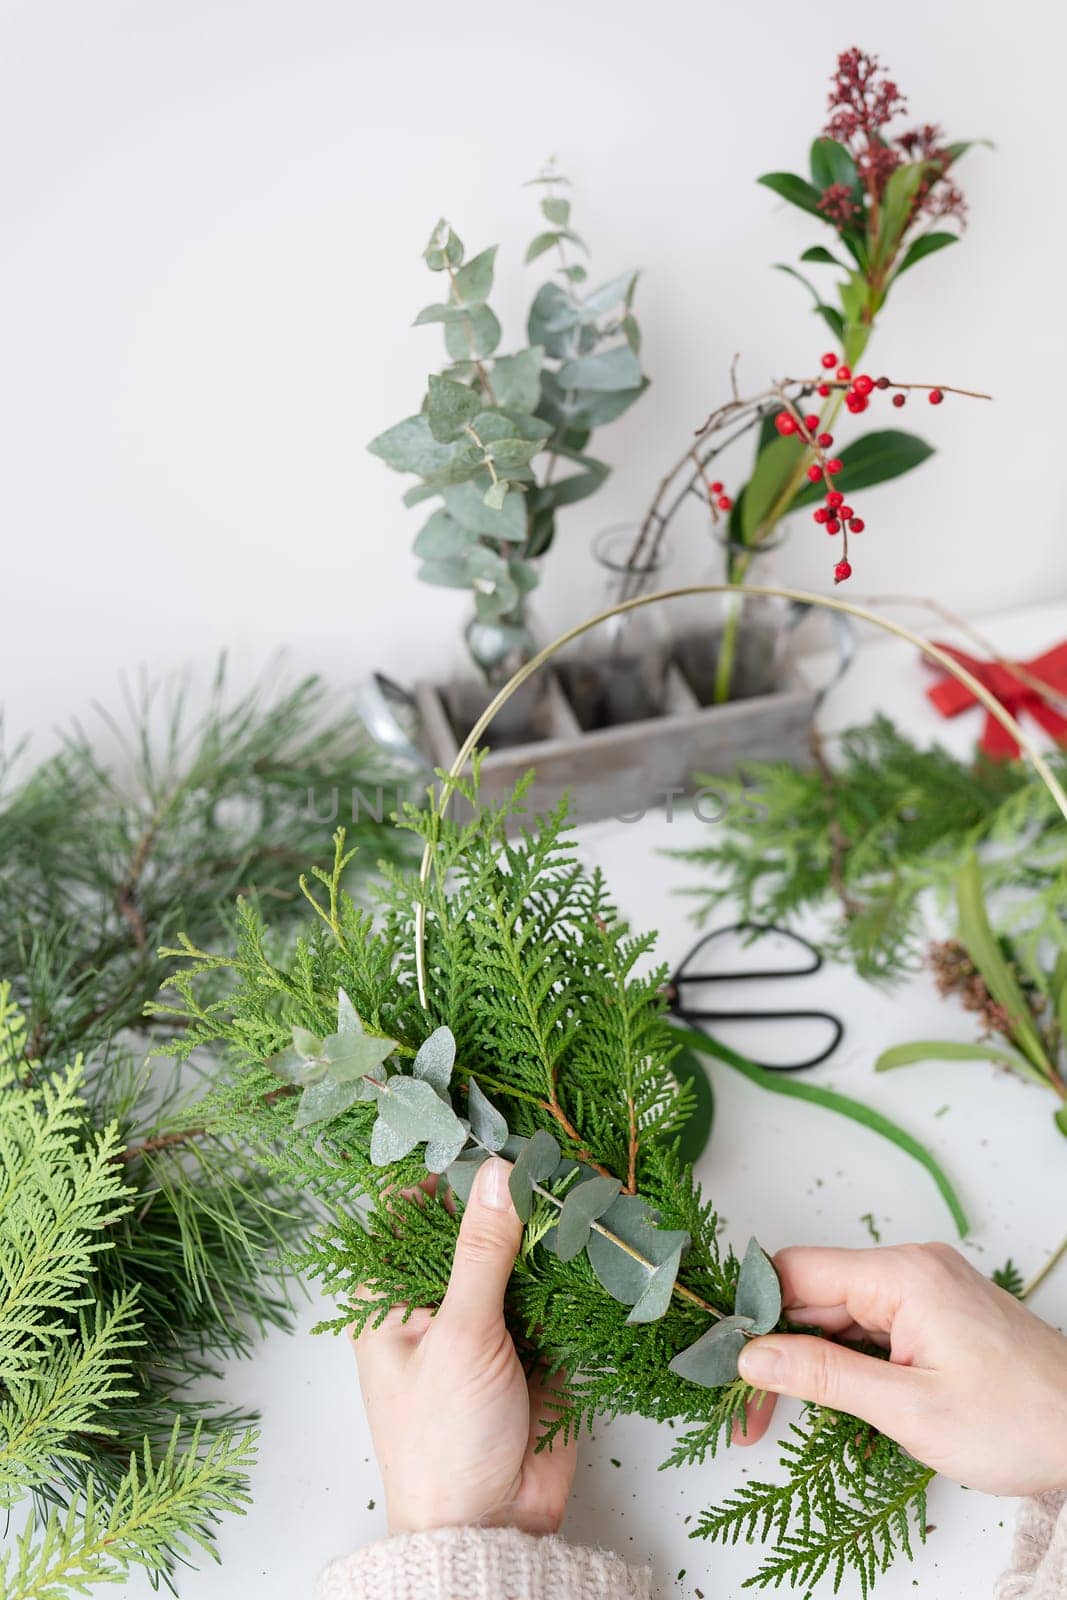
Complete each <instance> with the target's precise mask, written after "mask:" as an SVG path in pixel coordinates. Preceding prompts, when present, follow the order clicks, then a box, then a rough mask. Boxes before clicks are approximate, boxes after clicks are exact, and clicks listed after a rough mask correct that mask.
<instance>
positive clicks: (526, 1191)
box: [508, 1128, 560, 1222]
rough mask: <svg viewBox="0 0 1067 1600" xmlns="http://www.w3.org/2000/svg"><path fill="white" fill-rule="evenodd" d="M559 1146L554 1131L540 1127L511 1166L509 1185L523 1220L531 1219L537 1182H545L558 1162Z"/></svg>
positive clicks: (516, 1208)
mask: <svg viewBox="0 0 1067 1600" xmlns="http://www.w3.org/2000/svg"><path fill="white" fill-rule="evenodd" d="M559 1158H560V1148H559V1145H558V1144H557V1143H556V1141H555V1139H553V1137H552V1135H551V1134H550V1133H548V1132H547V1131H546V1130H545V1129H544V1128H538V1130H537V1132H536V1133H535V1134H534V1135H533V1137H532V1138H531V1139H530V1140H529V1141H528V1142H527V1143H526V1144H525V1145H523V1147H522V1149H521V1150H520V1152H519V1154H518V1157H517V1158H516V1161H515V1165H514V1166H513V1167H512V1169H511V1177H510V1178H509V1179H508V1188H509V1189H510V1191H511V1203H512V1205H513V1206H514V1207H515V1210H516V1212H517V1213H518V1216H519V1220H520V1221H521V1222H529V1220H530V1215H531V1213H532V1211H533V1202H534V1184H535V1183H545V1182H546V1181H547V1180H548V1179H549V1178H551V1176H552V1174H553V1173H554V1172H555V1170H556V1167H557V1166H558V1165H559Z"/></svg>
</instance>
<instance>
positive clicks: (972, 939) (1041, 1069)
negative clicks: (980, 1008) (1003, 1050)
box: [956, 855, 1055, 1083]
mask: <svg viewBox="0 0 1067 1600" xmlns="http://www.w3.org/2000/svg"><path fill="white" fill-rule="evenodd" d="M956 907H957V910H958V912H959V938H960V943H961V944H962V945H963V947H964V949H965V950H966V952H967V954H968V955H969V956H970V958H971V960H972V961H973V962H974V964H975V966H976V967H977V968H978V970H979V972H980V973H981V974H982V977H983V978H984V979H985V982H986V987H987V988H988V989H989V992H990V994H991V995H992V996H993V999H994V1000H995V1001H996V1002H997V1004H998V1005H1000V1006H1003V1007H1004V1010H1005V1011H1006V1012H1007V1014H1008V1020H1009V1026H1010V1027H1011V1039H1012V1043H1013V1044H1014V1045H1016V1046H1017V1048H1018V1049H1019V1050H1021V1051H1022V1053H1023V1055H1024V1056H1026V1058H1027V1059H1028V1060H1029V1061H1030V1062H1032V1064H1033V1065H1034V1067H1035V1068H1036V1069H1037V1071H1038V1073H1039V1074H1040V1075H1041V1077H1042V1079H1043V1080H1044V1081H1045V1082H1046V1083H1047V1082H1048V1081H1049V1079H1050V1078H1052V1077H1053V1076H1054V1075H1055V1069H1054V1068H1053V1065H1052V1063H1051V1062H1050V1061H1049V1058H1048V1055H1047V1054H1046V1052H1045V1046H1044V1044H1043V1042H1042V1039H1041V1035H1040V1034H1039V1032H1038V1030H1037V1027H1036V1025H1035V1023H1034V1020H1033V1017H1032V1016H1031V1014H1030V1007H1029V1005H1028V1004H1027V1002H1026V996H1025V995H1024V994H1023V991H1022V989H1021V988H1020V986H1019V983H1018V980H1017V979H1016V977H1015V974H1014V973H1013V972H1012V970H1011V968H1010V967H1009V965H1008V963H1007V961H1006V960H1005V959H1004V956H1003V953H1002V951H1001V948H1000V943H999V941H998V940H997V937H996V935H995V933H994V932H993V930H992V928H991V927H990V925H989V917H988V915H987V913H986V906H985V896H984V894H983V892H982V871H981V868H980V867H979V865H978V857H977V856H975V855H972V856H971V857H970V858H969V859H968V861H967V862H966V864H965V865H964V866H963V868H962V869H961V871H960V874H959V876H958V877H957V879H956Z"/></svg>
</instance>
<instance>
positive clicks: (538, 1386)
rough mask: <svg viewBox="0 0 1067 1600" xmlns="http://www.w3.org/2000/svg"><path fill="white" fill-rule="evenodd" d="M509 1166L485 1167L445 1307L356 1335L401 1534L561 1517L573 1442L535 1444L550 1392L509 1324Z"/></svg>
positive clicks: (517, 1231)
mask: <svg viewBox="0 0 1067 1600" xmlns="http://www.w3.org/2000/svg"><path fill="white" fill-rule="evenodd" d="M510 1170H511V1169H510V1167H509V1166H508V1164H507V1162H506V1161H501V1160H500V1159H499V1157H493V1158H492V1159H491V1160H489V1161H487V1162H485V1163H484V1165H483V1166H482V1168H481V1169H480V1171H479V1172H478V1175H477V1177H476V1179H475V1182H474V1187H473V1189H472V1191H471V1197H470V1200H469V1202H468V1204H467V1206H466V1207H465V1209H464V1212H463V1220H462V1222H461V1224H460V1230H459V1240H458V1243H457V1245H456V1254H455V1259H454V1261H453V1263H452V1273H451V1277H450V1278H449V1284H448V1292H447V1294H446V1295H445V1298H444V1301H443V1303H442V1305H441V1308H440V1310H439V1311H438V1312H437V1313H436V1314H434V1313H432V1312H430V1311H427V1310H416V1311H414V1312H412V1314H411V1315H410V1316H409V1318H408V1320H407V1321H406V1322H405V1321H404V1320H403V1313H402V1312H401V1311H399V1310H394V1311H390V1312H389V1314H388V1315H387V1316H386V1318H385V1321H384V1322H383V1323H382V1325H381V1326H380V1327H378V1328H374V1329H367V1330H366V1331H365V1332H363V1333H361V1334H360V1336H359V1337H358V1339H356V1340H355V1349H356V1358H357V1360H358V1363H359V1379H360V1386H361V1388H362V1390H363V1399H364V1403H365V1405H366V1408H367V1416H368V1418H369V1420H370V1426H371V1434H372V1436H373V1439H374V1448H375V1452H376V1454H377V1457H378V1464H379V1466H380V1468H381V1473H382V1479H383V1482H384V1485H385V1499H386V1508H387V1512H388V1517H389V1528H390V1531H391V1532H393V1533H415V1532H420V1531H425V1530H426V1529H429V1528H445V1527H460V1526H465V1525H468V1524H472V1523H477V1524H480V1525H481V1526H483V1527H514V1528H518V1529H520V1530H521V1531H522V1532H524V1533H538V1534H540V1533H555V1532H557V1531H558V1529H559V1526H560V1523H561V1522H562V1521H563V1513H564V1510H565V1508H566V1504H567V1497H568V1495H569V1493H570V1488H571V1483H572V1482H573V1479H574V1467H575V1448H574V1445H573V1444H570V1445H564V1444H562V1443H561V1442H560V1441H559V1440H557V1441H556V1442H555V1444H554V1445H553V1446H552V1448H551V1449H546V1450H543V1451H541V1452H539V1453H536V1452H535V1445H536V1443H537V1440H538V1438H539V1436H540V1434H541V1432H542V1429H543V1426H544V1422H545V1419H546V1416H547V1415H548V1414H549V1401H550V1398H551V1395H550V1392H549V1391H546V1389H545V1387H544V1386H543V1384H542V1383H541V1380H540V1378H539V1377H537V1376H535V1377H533V1378H531V1379H529V1380H527V1377H526V1374H525V1372H524V1371H523V1368H522V1363H521V1362H520V1361H519V1357H518V1355H517V1353H516V1350H515V1345H514V1343H513V1342H512V1338H511V1335H510V1334H509V1332H508V1330H507V1327H506V1325H505V1323H504V1294H505V1291H506V1289H507V1284H508V1279H509V1278H510V1276H511V1269H512V1267H513V1265H514V1262H515V1255H516V1252H517V1251H518V1248H519V1244H520V1242H521V1240H522V1224H521V1223H520V1221H519V1219H518V1217H517V1216H516V1214H515V1208H514V1207H513V1205H512V1203H511V1195H510V1194H509V1192H508V1176H509V1173H510Z"/></svg>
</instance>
